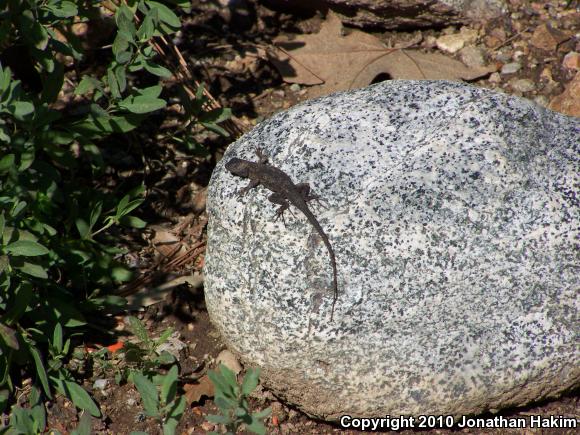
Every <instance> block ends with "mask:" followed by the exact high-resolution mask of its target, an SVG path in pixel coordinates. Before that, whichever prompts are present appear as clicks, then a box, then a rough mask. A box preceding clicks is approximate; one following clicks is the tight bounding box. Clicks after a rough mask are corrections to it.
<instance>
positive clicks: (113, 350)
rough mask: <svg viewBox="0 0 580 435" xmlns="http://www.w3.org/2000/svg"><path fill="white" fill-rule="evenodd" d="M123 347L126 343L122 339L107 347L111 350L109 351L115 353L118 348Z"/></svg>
mask: <svg viewBox="0 0 580 435" xmlns="http://www.w3.org/2000/svg"><path fill="white" fill-rule="evenodd" d="M123 347H124V343H123V342H122V341H118V342H116V343H115V344H111V345H110V346H107V349H108V350H109V352H111V353H115V352H117V351H118V350H121V349H123Z"/></svg>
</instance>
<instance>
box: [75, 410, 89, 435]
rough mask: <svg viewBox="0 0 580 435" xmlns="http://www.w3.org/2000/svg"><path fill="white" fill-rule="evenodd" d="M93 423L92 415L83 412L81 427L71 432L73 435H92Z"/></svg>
mask: <svg viewBox="0 0 580 435" xmlns="http://www.w3.org/2000/svg"><path fill="white" fill-rule="evenodd" d="M92 427H93V423H92V421H91V414H89V413H88V412H83V415H82V416H81V419H80V421H79V425H78V426H77V428H76V429H74V430H73V431H72V432H71V435H91V429H92Z"/></svg>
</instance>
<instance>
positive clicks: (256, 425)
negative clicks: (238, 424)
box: [246, 419, 266, 435]
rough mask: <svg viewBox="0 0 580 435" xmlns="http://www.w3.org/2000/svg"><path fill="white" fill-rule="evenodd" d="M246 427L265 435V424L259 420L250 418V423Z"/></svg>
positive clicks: (259, 434)
mask: <svg viewBox="0 0 580 435" xmlns="http://www.w3.org/2000/svg"><path fill="white" fill-rule="evenodd" d="M246 429H247V430H249V431H250V432H253V433H255V434H258V435H266V426H264V424H263V423H262V422H261V421H259V420H254V419H252V423H250V424H247V425H246Z"/></svg>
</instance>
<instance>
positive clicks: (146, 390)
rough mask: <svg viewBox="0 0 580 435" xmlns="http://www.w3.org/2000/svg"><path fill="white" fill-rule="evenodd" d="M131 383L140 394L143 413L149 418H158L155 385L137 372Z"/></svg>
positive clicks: (157, 400)
mask: <svg viewBox="0 0 580 435" xmlns="http://www.w3.org/2000/svg"><path fill="white" fill-rule="evenodd" d="M133 382H134V383H135V386H136V387H137V390H139V393H140V394H141V399H142V402H143V409H144V410H145V413H146V414H147V415H148V416H150V417H159V399H158V397H157V389H156V388H155V385H153V383H152V382H151V381H150V380H149V379H147V378H146V377H145V376H143V375H142V374H141V373H138V372H135V373H134V374H133Z"/></svg>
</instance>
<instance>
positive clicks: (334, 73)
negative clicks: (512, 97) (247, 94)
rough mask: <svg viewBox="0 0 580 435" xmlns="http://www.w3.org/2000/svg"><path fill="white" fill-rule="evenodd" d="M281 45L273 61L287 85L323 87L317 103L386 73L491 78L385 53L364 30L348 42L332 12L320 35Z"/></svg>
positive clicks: (435, 58) (432, 58)
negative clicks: (328, 95) (333, 93)
mask: <svg viewBox="0 0 580 435" xmlns="http://www.w3.org/2000/svg"><path fill="white" fill-rule="evenodd" d="M275 44H276V47H275V50H274V51H273V52H272V53H270V59H271V61H272V62H273V63H274V65H275V66H276V68H277V69H278V71H279V72H280V74H282V76H283V78H284V80H285V81H286V82H289V83H300V84H304V85H319V86H316V87H315V88H311V91H312V92H310V93H309V97H311V98H312V97H314V96H320V95H326V94H329V93H332V92H335V91H343V90H347V89H355V88H360V87H364V86H367V85H369V84H370V83H372V81H373V80H374V79H375V78H376V77H377V76H378V75H379V74H385V73H386V74H389V75H390V76H391V77H392V78H395V79H451V80H453V79H466V80H473V79H474V78H477V77H481V76H482V75H485V74H488V73H489V72H491V69H490V68H488V67H483V68H468V67H466V66H465V65H464V64H462V63H461V62H459V61H457V60H454V59H451V58H448V57H446V56H444V55H442V54H430V53H422V52H419V51H415V50H401V49H394V48H385V46H384V45H383V43H382V42H381V41H380V40H379V39H378V38H376V37H374V36H372V35H369V34H366V33H364V32H361V31H358V30H354V31H353V32H351V33H350V34H349V35H347V36H342V23H341V22H340V20H339V19H338V17H337V16H336V15H335V14H333V13H332V12H329V14H328V16H327V18H326V21H325V22H324V23H323V24H322V26H321V28H320V32H319V33H317V34H314V35H301V36H298V37H297V38H296V39H294V40H293V41H281V40H277V41H275Z"/></svg>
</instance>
